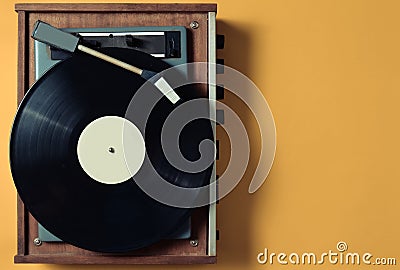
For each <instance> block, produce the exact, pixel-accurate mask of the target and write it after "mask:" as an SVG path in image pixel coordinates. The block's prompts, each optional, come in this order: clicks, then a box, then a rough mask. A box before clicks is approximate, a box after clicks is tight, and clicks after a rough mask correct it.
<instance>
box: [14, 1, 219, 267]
mask: <svg viewBox="0 0 400 270" xmlns="http://www.w3.org/2000/svg"><path fill="white" fill-rule="evenodd" d="M16 10H17V12H18V20H19V38H20V42H19V62H18V71H19V72H18V101H19V103H20V107H19V109H18V112H17V115H16V118H15V122H14V125H13V130H12V134H11V142H10V161H11V168H12V172H13V177H14V181H15V184H16V187H17V190H18V192H19V199H18V254H17V256H15V262H17V263H24V262H33V263H62V264H66V263H67V264H95V263H99V264H135V263H213V262H215V261H216V235H217V231H216V224H215V215H216V211H215V208H216V206H215V204H214V203H211V204H210V205H207V206H203V207H199V208H196V209H189V208H180V207H174V206H168V205H164V204H162V203H160V202H158V201H156V200H154V199H153V198H150V197H149V196H147V194H145V193H144V192H143V191H142V190H141V189H140V188H139V187H138V186H137V185H136V184H135V181H134V179H135V178H140V177H142V175H143V177H142V178H143V179H146V181H147V180H148V178H149V174H148V173H147V171H145V172H142V171H143V170H144V169H142V168H143V166H144V165H142V163H143V164H145V163H146V162H147V161H148V162H149V163H151V164H153V165H154V167H155V170H156V171H157V173H159V174H160V175H163V176H164V178H165V179H166V180H167V181H169V182H171V183H172V184H175V185H178V186H182V187H188V188H190V187H197V186H204V185H207V184H208V183H210V182H212V181H215V162H213V164H211V165H210V166H209V167H208V168H207V169H206V170H204V171H203V172H199V173H187V172H184V171H181V170H178V169H175V168H174V167H173V166H171V165H169V164H168V160H167V159H166V158H165V157H164V155H163V154H162V152H161V150H160V141H161V138H160V136H161V135H160V134H159V133H160V130H161V128H162V126H163V124H164V122H165V119H166V118H167V116H168V115H169V114H170V113H171V112H172V111H173V110H174V108H175V107H176V106H178V105H179V104H181V103H184V102H186V101H189V100H192V99H196V98H207V99H208V100H209V101H208V104H207V106H205V107H204V109H205V110H207V114H208V115H209V117H210V118H211V119H212V118H215V115H216V110H215V103H214V102H213V101H215V98H216V87H215V78H216V76H215V74H216V69H215V66H213V65H212V64H213V63H215V62H216V59H215V58H216V52H215V50H216V33H215V14H216V5H210V4H68V5H66V4H17V5H16ZM38 20H40V21H45V22H47V23H50V24H52V25H53V26H56V27H58V28H60V29H61V30H62V31H63V32H65V33H69V34H72V35H74V36H75V37H79V42H80V43H81V44H84V45H85V46H88V47H91V48H92V49H94V50H96V51H98V52H100V53H103V54H105V55H107V56H109V57H113V58H115V59H118V60H120V61H122V62H124V63H128V64H131V65H136V66H140V68H141V69H142V71H143V70H145V71H147V70H150V71H152V72H155V73H158V72H162V71H163V70H165V69H168V68H169V67H170V66H176V65H179V64H185V63H188V62H208V63H210V64H209V68H208V70H206V72H204V73H202V74H197V75H196V76H199V77H206V79H207V82H208V84H207V85H194V86H189V87H182V88H180V89H174V90H175V91H176V93H175V92H174V94H177V95H178V98H177V99H176V100H173V99H172V100H171V98H170V97H169V96H168V95H169V94H166V92H165V93H164V92H162V89H160V87H159V84H157V83H159V82H160V81H162V82H163V83H166V84H167V85H168V80H169V79H171V78H168V77H166V78H165V79H166V81H167V82H166V81H165V79H164V78H163V77H161V78H158V79H157V81H155V82H154V81H153V83H154V86H156V88H159V89H160V91H161V92H162V93H163V95H164V96H162V95H161V94H160V93H158V94H159V95H161V96H162V97H161V98H160V101H159V102H158V103H157V105H155V107H154V110H153V111H152V113H151V114H150V115H149V119H148V121H147V123H146V126H140V124H138V122H140V120H138V122H135V120H134V118H135V117H136V119H139V118H140V113H139V116H137V115H135V117H133V118H132V119H130V118H129V117H126V114H125V112H126V107H127V106H129V101H130V100H131V99H132V96H133V95H134V94H135V91H136V90H137V89H139V88H140V87H141V86H142V85H143V84H146V80H147V79H148V81H149V82H151V79H150V77H149V78H145V77H144V76H142V77H143V78H145V79H143V78H142V77H140V76H137V75H133V74H131V73H129V72H128V71H126V70H123V69H121V68H120V67H118V66H115V65H113V64H110V63H108V62H106V61H103V60H101V59H98V58H96V57H93V56H90V55H87V54H84V53H79V52H73V53H70V52H66V51H64V50H62V49H63V48H61V50H60V48H56V47H57V46H55V45H53V46H49V45H47V44H45V43H43V42H40V41H33V40H32V39H30V38H29V37H28V36H29V34H30V33H33V32H34V31H35V30H36V27H37V23H36V24H35V22H37V21H38ZM186 75H187V74H185V69H183V70H182V69H181V70H180V73H179V74H178V75H177V76H181V77H185V76H186ZM154 78H155V77H154ZM161 79H162V80H161ZM154 80H156V79H154ZM35 81H36V83H35V84H33V82H35ZM32 84H33V86H32V87H31V89H30V90H29V91H28V86H29V85H32ZM154 86H153V88H154ZM161 88H162V87H161ZM135 89H136V90H135ZM167 92H168V91H167ZM175 103H176V104H175ZM124 117H125V118H126V119H125V118H124ZM118 123H122V124H123V125H125V126H132V128H131V129H130V131H129V132H133V133H134V134H136V135H137V136H138V138H139V137H140V138H139V139H137V141H135V143H136V144H135V147H134V148H132V149H135V152H138V151H139V150H140V149H141V150H140V151H139V152H141V151H142V152H143V156H141V154H135V158H136V159H141V158H142V159H141V160H140V161H139V162H137V166H136V167H137V168H136V170H135V172H133V173H132V171H130V173H132V174H126V173H125V175H124V170H123V169H121V168H120V167H118V166H119V165H118V164H114V163H112V162H113V160H115V157H116V156H117V155H118V154H119V153H120V150H121V149H120V148H118V146H116V145H114V141H113V140H114V138H115V137H118V138H119V137H120V136H121V133H118V132H117V135H115V132H113V126H115V125H116V126H118V125H119V124H118ZM132 123H133V124H132ZM193 123H194V124H191V125H188V127H187V128H186V129H183V130H182V136H180V138H179V144H180V146H182V149H183V150H182V152H183V154H184V155H185V152H186V156H189V157H190V158H193V159H196V154H193V152H196V151H194V150H193V149H196V147H197V145H198V144H199V142H201V141H202V140H204V139H210V140H214V141H215V123H213V122H211V121H207V120H204V119H202V120H198V121H194V122H193ZM110 130H111V132H109V131H110ZM145 131H146V132H145ZM135 132H136V133H135ZM109 134H114V135H109ZM130 134H131V133H130ZM136 135H135V136H136ZM85 136H86V137H85ZM110 136H111V139H110ZM87 138H88V139H87ZM108 139H110V140H111V142H112V143H111V144H110V143H109V142H106V143H104V141H105V140H108ZM93 141H100V144H104V147H106V148H107V149H106V150H107V151H106V152H107V153H106V154H104V153H103V152H101V153H100V154H99V153H97V152H96V151H95V154H93V153H92V154H87V153H90V151H91V150H90V149H92V148H91V147H95V148H96V149H98V148H99V147H98V146H99V143H95V144H94V146H93V143H92V142H93ZM137 142H140V143H137ZM102 147H103V146H102ZM141 147H142V148H143V149H142V148H141ZM100 148H101V147H100ZM124 149H125V148H124ZM137 149H139V150H137ZM124 151H126V150H124ZM96 153H97V154H96ZM144 153H145V154H144ZM103 155H104V158H103ZM138 156H139V158H138ZM110 157H112V158H111V159H110ZM94 159H96V162H94V161H93V160H94ZM99 160H100V161H101V162H100V161H99ZM117 160H118V158H117ZM143 160H144V161H143ZM93 164H95V165H93ZM99 164H100V165H101V166H99ZM99 175H100V176H99ZM105 175H106V176H105ZM121 175H122V176H121ZM146 177H147V178H146ZM150 178H151V177H150ZM109 179H112V181H116V182H115V183H114V182H113V183H110V182H107V181H109ZM115 179H117V180H115ZM139 181H141V180H139ZM210 192H211V193H212V194H210V198H214V197H215V196H216V194H215V190H211V191H210ZM38 221H39V223H38Z"/></svg>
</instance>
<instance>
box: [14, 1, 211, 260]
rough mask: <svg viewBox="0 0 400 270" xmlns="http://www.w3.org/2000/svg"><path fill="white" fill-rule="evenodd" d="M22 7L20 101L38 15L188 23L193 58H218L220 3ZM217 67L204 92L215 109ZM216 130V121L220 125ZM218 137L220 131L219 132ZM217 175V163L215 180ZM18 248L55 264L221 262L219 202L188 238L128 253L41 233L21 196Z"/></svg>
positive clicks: (94, 23)
mask: <svg viewBox="0 0 400 270" xmlns="http://www.w3.org/2000/svg"><path fill="white" fill-rule="evenodd" d="M15 10H16V11H17V13H18V38H19V42H18V44H19V45H18V103H20V102H21V100H22V98H23V97H24V95H25V93H26V91H27V90H28V89H29V87H30V86H31V85H32V84H33V83H34V82H35V60H34V53H35V52H34V41H33V40H32V39H31V38H30V35H31V33H32V30H33V29H32V28H33V26H34V23H35V22H36V21H37V20H41V21H45V22H47V23H49V24H51V25H53V26H55V27H58V28H96V27H106V28H111V27H131V26H135V27H136V26H137V27H142V26H184V27H185V28H186V30H187V41H188V44H187V59H188V62H209V63H215V62H216V53H215V50H216V21H215V16H216V11H217V5H216V4H16V5H15ZM215 74H216V70H215V68H214V67H213V66H211V65H210V67H209V69H208V72H207V74H203V75H202V76H207V77H208V81H209V82H210V84H209V85H208V87H207V89H205V91H204V96H205V97H207V98H209V99H210V104H211V105H210V108H211V109H212V110H213V112H211V113H215V103H213V100H215V98H216V97H215V95H216V94H215V92H216V89H215V86H213V84H214V83H215V79H216V76H215ZM214 135H215V126H214ZM214 137H215V136H214ZM214 180H215V166H214V172H213V176H212V179H211V181H214ZM17 209H18V210H17V211H18V252H17V255H16V256H15V257H14V261H15V263H54V264H207V263H215V262H216V235H217V231H216V220H215V219H216V218H215V217H216V206H215V204H211V205H209V206H205V207H201V208H198V209H195V210H194V212H193V214H192V220H191V225H190V226H191V236H190V238H188V239H174V240H162V241H160V242H158V243H157V244H154V245H151V246H149V247H146V248H143V249H139V250H135V251H133V252H129V253H124V254H117V255H113V254H102V253H96V252H91V251H87V250H83V249H80V248H77V247H74V246H72V245H69V244H66V243H63V242H45V241H41V239H40V238H38V223H37V221H36V220H35V219H34V218H33V217H32V216H31V215H30V213H29V211H28V210H27V209H26V208H25V207H24V204H23V202H22V201H21V199H20V198H19V197H18V202H17Z"/></svg>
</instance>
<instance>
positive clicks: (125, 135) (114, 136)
mask: <svg viewBox="0 0 400 270" xmlns="http://www.w3.org/2000/svg"><path fill="white" fill-rule="evenodd" d="M125 151H130V153H129V161H127V160H126V157H125ZM145 152H146V148H145V142H144V139H143V136H142V134H141V133H140V131H139V129H138V128H137V127H136V126H135V125H134V124H133V123H132V122H130V121H128V120H126V119H124V118H122V117H118V116H104V117H101V118H98V119H96V120H94V121H93V122H91V123H89V124H88V125H87V126H86V127H85V129H84V130H83V131H82V133H81V135H80V137H79V140H78V146H77V153H78V159H79V163H80V165H81V166H82V169H83V170H84V171H85V172H86V173H87V174H88V175H89V176H90V177H91V178H93V179H94V180H96V181H98V182H100V183H104V184H118V183H122V182H124V181H126V180H129V179H130V178H131V177H132V176H134V175H135V174H136V173H137V172H138V171H139V169H140V168H141V166H142V164H143V161H144V157H145ZM127 162H129V168H128V165H127Z"/></svg>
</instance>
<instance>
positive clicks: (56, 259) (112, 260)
mask: <svg viewBox="0 0 400 270" xmlns="http://www.w3.org/2000/svg"><path fill="white" fill-rule="evenodd" d="M14 262H15V263H51V264H81V265H85V264H94V262H95V263H96V264H104V265H106V264H112V265H126V264H212V263H216V262H217V257H215V256H165V255H160V256H140V257H133V256H110V255H108V256H106V255H98V256H80V255H74V254H69V255H26V256H15V257H14Z"/></svg>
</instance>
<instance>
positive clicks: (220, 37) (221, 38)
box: [216, 35, 225, 49]
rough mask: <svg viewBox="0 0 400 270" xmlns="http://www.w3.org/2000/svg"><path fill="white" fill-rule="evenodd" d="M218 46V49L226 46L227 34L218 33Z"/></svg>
mask: <svg viewBox="0 0 400 270" xmlns="http://www.w3.org/2000/svg"><path fill="white" fill-rule="evenodd" d="M216 46H217V49H223V48H224V47H225V35H217V37H216Z"/></svg>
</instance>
